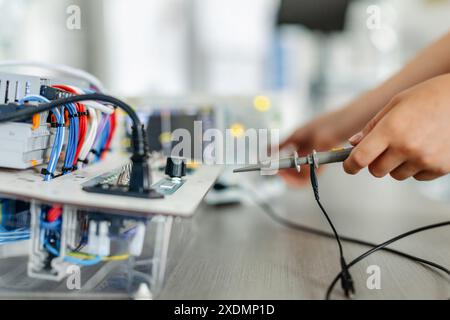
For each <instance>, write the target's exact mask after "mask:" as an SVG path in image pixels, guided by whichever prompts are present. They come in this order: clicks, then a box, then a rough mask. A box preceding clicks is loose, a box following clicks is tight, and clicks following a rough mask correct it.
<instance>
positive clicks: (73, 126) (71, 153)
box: [62, 103, 79, 174]
mask: <svg viewBox="0 0 450 320" xmlns="http://www.w3.org/2000/svg"><path fill="white" fill-rule="evenodd" d="M66 110H67V111H68V112H69V123H70V125H69V138H68V142H67V146H66V155H65V158H64V167H63V168H62V173H63V174H66V173H69V172H71V171H72V169H73V160H74V159H75V154H76V151H77V148H78V135H79V122H78V111H77V108H76V106H75V104H73V103H68V104H67V105H66Z"/></svg>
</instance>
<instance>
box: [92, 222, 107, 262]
mask: <svg viewBox="0 0 450 320" xmlns="http://www.w3.org/2000/svg"><path fill="white" fill-rule="evenodd" d="M97 226H98V232H97ZM110 247H111V240H110V239H109V223H108V222H106V221H102V222H99V223H98V224H97V222H95V221H90V222H89V238H88V244H87V247H86V252H87V253H89V254H94V255H99V256H101V257H104V256H109V253H110Z"/></svg>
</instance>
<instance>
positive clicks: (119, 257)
mask: <svg viewBox="0 0 450 320" xmlns="http://www.w3.org/2000/svg"><path fill="white" fill-rule="evenodd" d="M129 257H130V255H129V254H122V255H117V256H108V257H103V259H102V260H104V261H120V260H127V259H128V258H129Z"/></svg>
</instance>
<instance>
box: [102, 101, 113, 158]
mask: <svg viewBox="0 0 450 320" xmlns="http://www.w3.org/2000/svg"><path fill="white" fill-rule="evenodd" d="M116 122H117V121H116V111H115V110H114V111H113V113H111V114H110V115H109V134H108V139H107V140H106V143H105V147H104V149H103V151H102V154H101V155H100V158H101V159H103V158H104V157H105V156H106V152H107V151H108V150H109V147H110V146H111V141H112V139H113V137H114V133H115V131H116Z"/></svg>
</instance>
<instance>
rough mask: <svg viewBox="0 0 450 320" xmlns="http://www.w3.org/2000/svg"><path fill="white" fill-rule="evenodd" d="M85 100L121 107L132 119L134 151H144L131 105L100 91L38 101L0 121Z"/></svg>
mask: <svg viewBox="0 0 450 320" xmlns="http://www.w3.org/2000/svg"><path fill="white" fill-rule="evenodd" d="M86 100H96V101H102V102H108V103H111V104H112V105H115V106H117V107H119V108H121V109H123V110H124V111H125V112H126V113H127V114H128V115H129V116H130V118H131V120H132V121H133V126H134V128H135V129H136V130H134V132H135V133H136V135H137V136H136V139H135V141H136V145H134V146H133V147H134V148H135V152H134V153H136V154H137V153H140V154H143V153H145V148H146V146H145V136H144V135H145V134H144V131H143V130H141V128H142V124H141V120H140V119H139V117H138V115H137V114H136V112H135V111H134V110H133V108H132V107H130V106H129V105H128V104H126V103H125V102H123V101H121V100H119V99H117V98H114V97H112V96H108V95H105V94H101V93H91V94H83V95H77V96H71V97H67V98H63V99H58V100H54V101H51V102H48V103H39V104H38V105H37V106H35V107H32V108H25V109H22V110H18V111H15V112H9V113H5V114H0V123H2V122H7V121H21V120H26V119H29V118H31V117H32V116H33V115H35V114H37V113H41V112H45V111H49V110H51V109H53V108H55V107H58V106H63V105H66V104H68V103H75V102H81V101H86Z"/></svg>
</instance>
